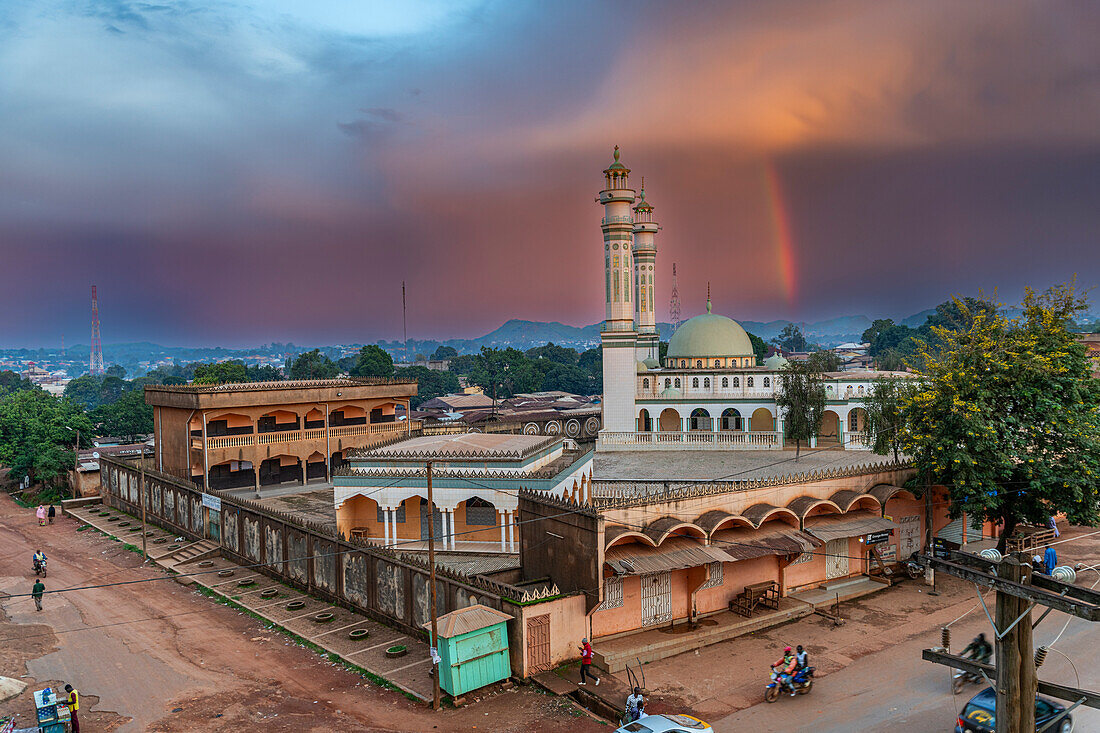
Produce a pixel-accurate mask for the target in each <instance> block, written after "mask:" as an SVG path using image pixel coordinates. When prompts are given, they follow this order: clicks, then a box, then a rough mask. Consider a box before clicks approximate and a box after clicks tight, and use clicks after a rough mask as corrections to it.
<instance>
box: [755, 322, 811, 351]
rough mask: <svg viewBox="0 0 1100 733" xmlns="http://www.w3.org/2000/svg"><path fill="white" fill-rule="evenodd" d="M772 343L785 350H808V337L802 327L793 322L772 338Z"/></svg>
mask: <svg viewBox="0 0 1100 733" xmlns="http://www.w3.org/2000/svg"><path fill="white" fill-rule="evenodd" d="M750 340H751V339H750ZM772 343H773V344H775V345H776V346H778V347H779V348H781V349H783V350H784V351H805V350H806V337H805V336H803V335H802V329H800V328H799V327H798V326H796V325H794V324H793V323H788V324H787V325H786V326H784V327H783V330H782V331H780V332H779V335H778V336H776V337H775V338H773V339H772Z"/></svg>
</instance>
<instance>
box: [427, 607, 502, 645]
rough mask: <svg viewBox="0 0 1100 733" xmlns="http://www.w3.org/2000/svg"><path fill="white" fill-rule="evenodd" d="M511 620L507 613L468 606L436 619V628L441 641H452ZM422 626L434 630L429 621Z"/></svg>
mask: <svg viewBox="0 0 1100 733" xmlns="http://www.w3.org/2000/svg"><path fill="white" fill-rule="evenodd" d="M511 619H512V616H510V615H508V614H507V613H504V612H502V611H498V610H496V609H495V608H489V607H488V606H482V605H481V604H478V605H476V606H466V608H460V609H458V610H457V611H451V612H450V613H445V614H443V615H442V616H440V617H439V618H438V619H436V628H437V629H438V632H439V638H440V639H450V638H452V637H455V636H462V635H463V634H468V633H470V632H471V631H477V630H478V629H484V628H487V627H489V626H495V625H496V624H499V623H500V622H501V621H510V620H511ZM420 626H421V627H422V628H425V629H427V630H428V631H429V632H430V631H431V629H432V622H431V621H429V622H428V623H425V624H421V625H420Z"/></svg>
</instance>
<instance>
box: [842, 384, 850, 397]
mask: <svg viewBox="0 0 1100 733" xmlns="http://www.w3.org/2000/svg"><path fill="white" fill-rule="evenodd" d="M844 396H845V397H851V396H852V385H850V384H849V385H848V389H846V390H844Z"/></svg>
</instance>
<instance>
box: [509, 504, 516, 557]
mask: <svg viewBox="0 0 1100 733" xmlns="http://www.w3.org/2000/svg"><path fill="white" fill-rule="evenodd" d="M515 518H516V513H515V512H508V551H509V552H515V551H516V532H515V530H516V527H515Z"/></svg>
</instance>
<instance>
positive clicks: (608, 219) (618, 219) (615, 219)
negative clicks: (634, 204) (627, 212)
mask: <svg viewBox="0 0 1100 733" xmlns="http://www.w3.org/2000/svg"><path fill="white" fill-rule="evenodd" d="M600 223H601V224H633V223H634V217H632V216H605V217H604V218H603V219H601V220H600Z"/></svg>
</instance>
